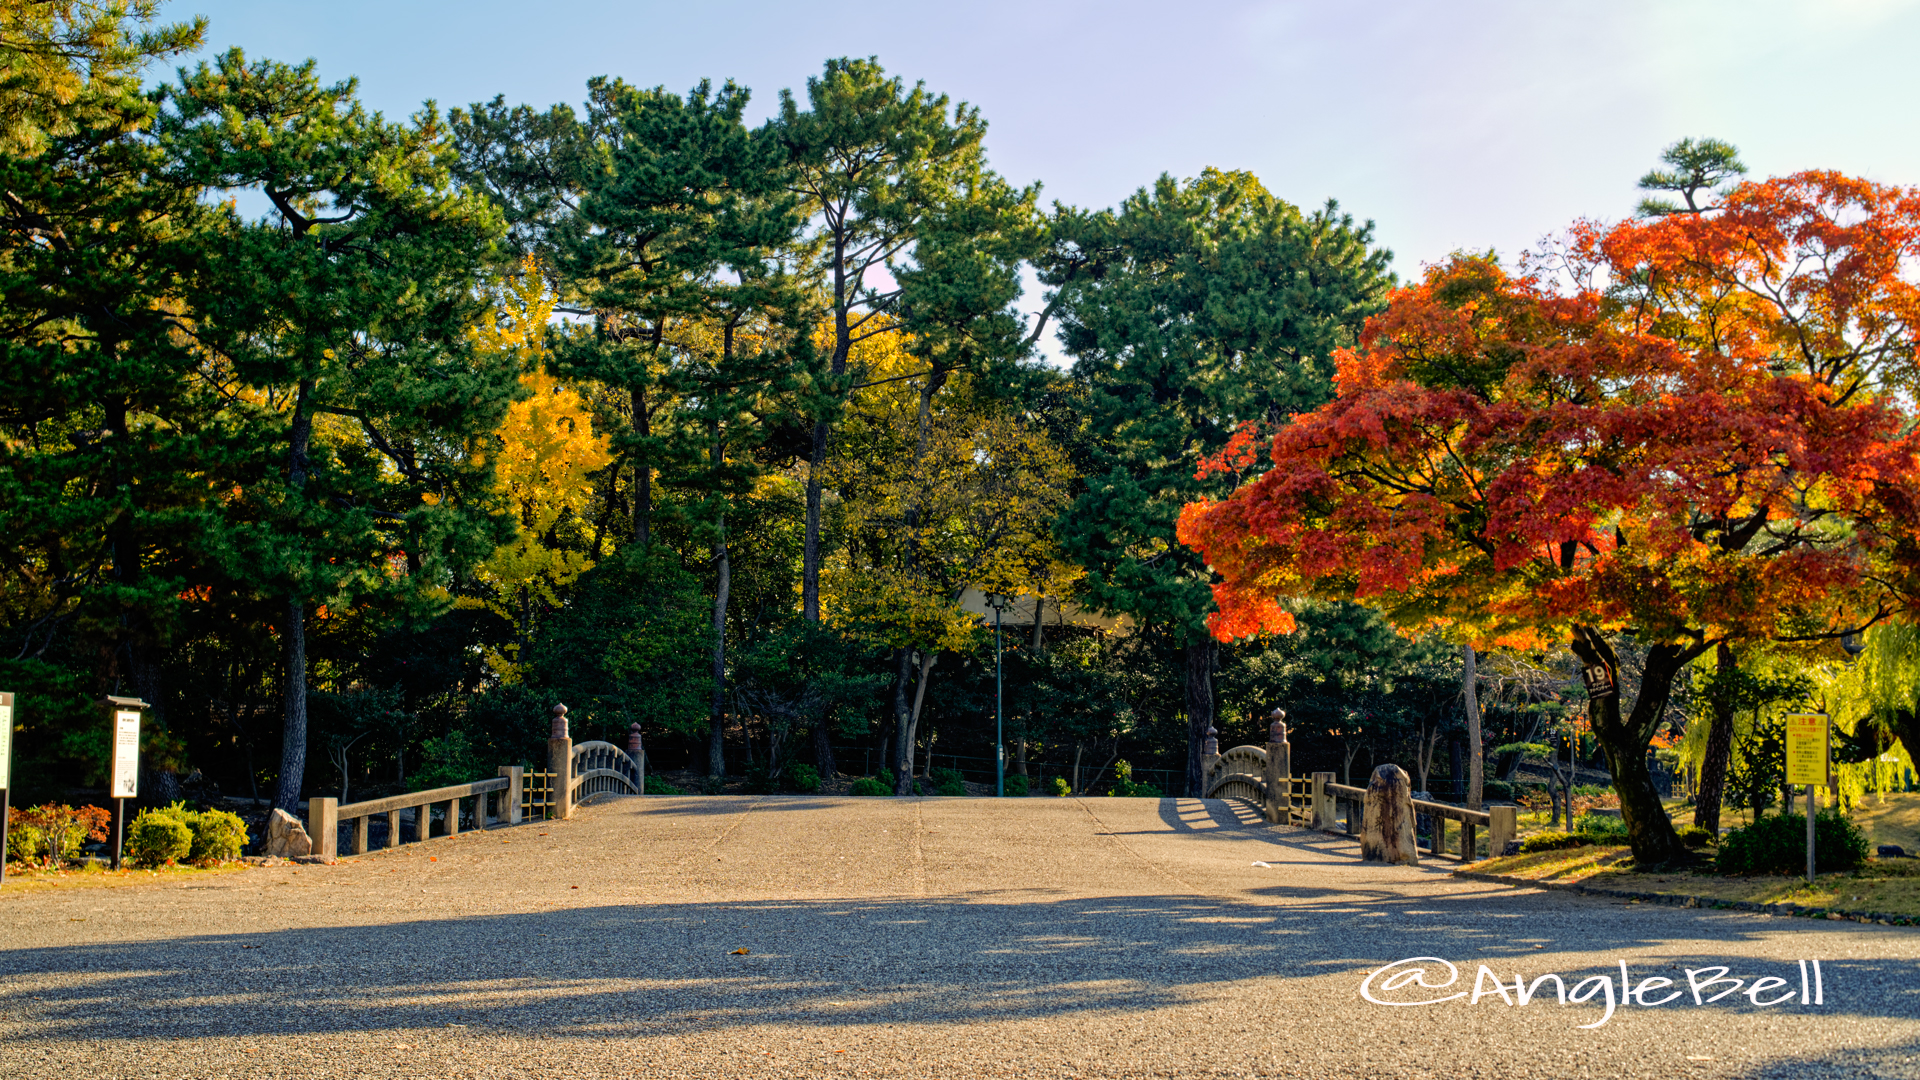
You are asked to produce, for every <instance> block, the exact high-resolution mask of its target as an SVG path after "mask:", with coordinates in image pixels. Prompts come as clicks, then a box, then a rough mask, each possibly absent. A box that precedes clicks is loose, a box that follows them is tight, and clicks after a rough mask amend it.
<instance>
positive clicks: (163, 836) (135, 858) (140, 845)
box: [126, 806, 193, 867]
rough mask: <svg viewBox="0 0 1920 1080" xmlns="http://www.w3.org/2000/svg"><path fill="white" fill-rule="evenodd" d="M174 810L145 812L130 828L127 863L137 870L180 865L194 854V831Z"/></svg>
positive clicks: (143, 811)
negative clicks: (139, 867)
mask: <svg viewBox="0 0 1920 1080" xmlns="http://www.w3.org/2000/svg"><path fill="white" fill-rule="evenodd" d="M180 818H181V812H180V811H178V810H176V809H174V808H173V807H170V806H169V807H163V808H161V809H158V810H142V811H141V812H140V816H139V817H137V818H134V819H133V824H132V825H130V826H128V827H127V848H126V852H127V859H128V861H130V862H132V863H133V865H135V866H144V867H155V866H165V865H167V864H168V863H177V862H179V861H180V860H182V859H184V858H186V857H187V856H188V855H189V854H191V853H192V851H193V830H192V829H191V828H188V827H187V823H186V822H184V821H182V820H180Z"/></svg>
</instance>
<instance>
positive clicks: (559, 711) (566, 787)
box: [547, 705, 573, 819]
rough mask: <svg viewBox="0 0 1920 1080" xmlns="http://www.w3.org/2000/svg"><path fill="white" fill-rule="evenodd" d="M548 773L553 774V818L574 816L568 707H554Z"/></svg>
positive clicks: (550, 801)
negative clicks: (568, 735)
mask: <svg viewBox="0 0 1920 1080" xmlns="http://www.w3.org/2000/svg"><path fill="white" fill-rule="evenodd" d="M547 771H548V772H550V773H552V774H553V792H552V794H550V795H548V796H547V798H548V805H549V806H550V807H551V808H552V811H553V816H554V817H557V818H561V819H566V818H570V817H572V816H573V740H572V739H570V738H568V737H567V707H566V706H565V705H555V706H554V707H553V735H552V737H550V738H549V739H547Z"/></svg>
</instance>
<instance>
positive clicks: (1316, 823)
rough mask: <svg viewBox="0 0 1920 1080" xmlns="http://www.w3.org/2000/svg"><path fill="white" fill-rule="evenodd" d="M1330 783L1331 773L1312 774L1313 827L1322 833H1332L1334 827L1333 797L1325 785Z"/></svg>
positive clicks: (1331, 780) (1331, 781) (1331, 779)
mask: <svg viewBox="0 0 1920 1080" xmlns="http://www.w3.org/2000/svg"><path fill="white" fill-rule="evenodd" d="M1331 783H1333V774H1332V773H1330V772H1317V773H1314V774H1313V795H1312V800H1313V827H1314V828H1316V829H1319V830H1321V831H1323V832H1332V831H1333V826H1334V813H1333V796H1332V795H1331V794H1330V793H1328V791H1327V785H1328V784H1331Z"/></svg>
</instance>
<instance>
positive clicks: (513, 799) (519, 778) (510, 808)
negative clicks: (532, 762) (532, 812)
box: [500, 765, 527, 825]
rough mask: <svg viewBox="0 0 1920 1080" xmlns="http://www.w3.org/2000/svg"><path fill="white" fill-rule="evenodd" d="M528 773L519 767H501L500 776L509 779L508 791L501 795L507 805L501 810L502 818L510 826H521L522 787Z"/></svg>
mask: <svg viewBox="0 0 1920 1080" xmlns="http://www.w3.org/2000/svg"><path fill="white" fill-rule="evenodd" d="M526 771H527V770H526V769H525V768H523V767H522V766H519V765H502V766H500V775H501V776H504V777H506V778H507V790H505V791H503V792H501V793H500V797H501V798H503V799H505V800H506V801H507V805H506V806H505V807H503V808H502V809H501V813H500V817H501V819H502V820H504V821H505V822H506V823H507V824H509V825H518V824H520V785H521V784H523V783H525V782H526V778H525V776H524V774H525V773H526Z"/></svg>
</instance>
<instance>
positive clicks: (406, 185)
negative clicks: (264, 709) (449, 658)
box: [159, 50, 519, 808]
mask: <svg viewBox="0 0 1920 1080" xmlns="http://www.w3.org/2000/svg"><path fill="white" fill-rule="evenodd" d="M354 94H355V86H354V84H353V83H352V82H346V83H340V84H337V85H334V86H323V85H321V84H320V82H319V81H318V80H317V79H316V78H315V77H314V73H313V64H312V63H311V62H308V63H306V64H304V65H301V66H297V67H295V66H289V65H285V64H280V63H275V62H271V61H262V62H257V63H252V64H249V63H248V62H247V61H246V59H245V57H244V56H243V55H242V54H241V53H240V52H239V51H238V50H234V51H230V52H228V53H225V54H223V55H222V56H221V57H219V58H218V59H217V60H215V61H213V62H212V63H203V64H201V65H199V66H198V67H197V68H195V69H193V70H191V71H188V72H184V73H183V74H182V77H181V81H180V85H179V87H178V88H177V89H176V90H175V91H174V92H173V93H172V95H171V100H172V106H173V107H172V109H171V110H170V111H169V112H168V113H167V114H166V115H165V116H164V117H163V118H162V120H161V124H160V128H159V130H160V133H161V136H162V139H163V141H164V142H165V144H166V145H167V146H168V147H169V149H170V151H171V152H172V153H173V154H174V155H175V158H176V161H177V167H178V168H179V170H180V172H181V173H182V174H183V175H185V176H188V177H190V178H192V179H193V180H194V182H196V183H199V184H202V185H205V186H208V187H212V188H218V189H222V190H229V191H243V192H249V193H255V194H257V195H258V196H260V197H263V198H264V200H265V201H266V202H267V203H268V204H269V205H270V206H271V208H272V209H271V211H270V212H269V213H268V214H267V215H266V216H265V217H263V218H261V219H258V220H251V221H250V220H244V219H242V218H241V216H240V215H239V214H238V212H237V211H229V215H228V219H227V222H226V227H225V228H224V229H223V230H222V232H221V234H220V236H219V237H218V239H217V241H216V242H214V245H213V250H212V251H211V252H210V256H209V257H210V258H214V259H217V260H218V262H219V265H220V267H221V272H220V274H219V275H218V276H217V277H214V278H210V279H208V280H207V281H205V282H204V283H203V287H202V288H200V289H198V290H197V291H196V292H195V293H194V295H193V297H192V307H193V310H194V312H195V317H196V325H195V333H196V336H197V339H198V342H199V344H201V345H202V346H203V347H204V348H205V349H206V350H207V352H208V360H207V363H206V368H205V371H204V375H205V377H206V378H207V379H208V381H209V382H210V383H212V384H213V385H214V386H216V387H218V388H219V390H220V391H221V392H222V393H223V394H224V395H226V396H227V397H228V399H229V401H230V402H231V409H230V412H231V413H232V414H233V416H234V417H235V419H234V421H233V432H232V436H231V437H232V438H234V439H236V440H238V442H239V444H240V445H242V446H243V447H244V448H245V452H246V457H245V460H244V461H243V462H241V463H239V464H238V465H236V467H235V469H234V471H233V473H232V474H231V475H230V476H229V477H227V478H225V479H224V480H223V482H227V483H231V484H232V485H233V486H234V488H235V494H234V495H233V497H232V498H230V499H229V500H228V506H227V512H228V517H227V526H226V529H225V532H224V533H223V534H222V536H221V542H222V544H223V550H221V551H220V552H219V553H218V554H219V559H220V561H221V564H222V568H223V569H224V571H225V573H226V574H227V575H228V576H229V577H230V578H231V579H232V580H233V581H235V582H236V583H239V584H240V585H242V586H243V587H245V588H247V589H250V590H252V591H254V592H256V593H258V594H260V595H263V596H273V597H278V598H280V599H281V603H282V605H283V606H282V608H281V610H282V612H283V615H282V616H281V618H280V619H279V634H280V638H281V641H282V643H283V645H284V648H285V656H286V668H285V679H284V687H285V724H284V731H283V750H282V755H281V768H280V780H279V787H278V790H277V792H276V795H275V804H276V805H277V806H280V807H282V808H289V807H292V806H293V805H294V803H295V802H297V801H298V799H299V798H300V790H301V785H302V782H303V779H304V775H305V769H306V757H307V745H306V744H307V738H306V726H307V718H306V697H307V688H308V671H307V645H306V632H307V622H308V617H309V614H310V613H311V611H312V609H313V606H314V605H317V604H318V605H333V606H335V607H345V606H347V605H350V604H352V603H354V602H355V601H356V600H358V599H359V598H362V597H366V596H370V595H376V594H382V593H384V594H388V595H391V596H394V597H396V598H398V599H400V600H402V601H407V602H413V603H416V604H420V605H425V606H429V607H430V606H434V605H437V604H439V603H441V602H443V601H444V597H445V592H444V590H445V585H446V584H447V581H448V579H447V574H448V573H449V572H450V571H451V570H452V569H455V568H458V567H462V566H465V565H468V564H471V563H473V562H476V561H478V560H479V559H481V558H484V557H485V556H486V555H488V554H490V553H491V552H492V551H493V549H494V548H495V547H496V546H497V545H498V544H499V543H501V542H502V541H503V540H505V539H506V538H507V537H509V536H511V534H512V529H513V524H512V520H511V518H509V517H508V516H506V515H504V514H502V513H500V512H499V508H498V507H496V506H495V501H496V497H495V495H494V493H493V491H492V487H493V485H492V470H491V467H490V466H489V465H488V464H486V462H485V459H484V454H481V453H478V452H477V451H481V450H483V449H485V448H486V446H485V442H486V440H487V439H488V438H489V437H490V436H491V433H492V432H493V431H494V430H496V429H497V428H498V427H499V424H500V420H501V418H502V416H503V415H504V412H505V409H506V407H507V405H508V403H509V402H510V401H512V400H513V398H514V396H515V395H516V394H517V393H518V392H519V384H518V375H519V365H518V361H517V359H516V358H515V357H513V356H511V355H507V354H487V353H484V352H476V350H475V349H474V348H473V343H472V340H471V335H470V333H469V331H470V330H471V328H472V327H473V326H474V325H475V323H476V322H477V321H478V319H479V318H481V317H482V315H483V314H484V312H485V310H486V305H485V297H484V295H483V293H482V290H481V289H480V288H479V287H478V285H479V282H478V275H479V273H480V272H481V270H482V269H483V268H484V267H485V265H486V264H487V261H488V259H489V258H490V257H491V247H492V244H493V241H494V238H495V237H496V236H497V235H498V232H499V222H498V219H497V216H496V215H495V214H494V213H493V212H492V210H491V209H490V208H489V206H488V205H487V204H486V203H485V202H484V201H483V200H481V199H479V198H477V197H474V196H471V195H467V194H463V193H461V192H459V191H457V190H456V189H455V188H454V186H453V184H452V182H451V178H450V176H449V174H448V165H449V163H450V161H451V159H452V156H453V155H452V146H451V143H450V141H449V138H448V133H447V130H446V128H445V125H444V124H443V123H442V121H441V119H440V117H439V116H438V115H437V113H435V111H434V110H433V109H432V108H430V107H429V108H428V109H426V110H424V111H422V112H421V113H420V114H419V115H417V116H416V117H414V119H413V121H412V122H411V123H408V124H396V123H391V122H388V121H386V120H385V119H384V118H382V117H381V116H380V115H379V114H369V113H367V112H366V111H365V110H364V109H363V108H362V107H361V106H360V105H359V104H358V102H356V101H355V100H354Z"/></svg>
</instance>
